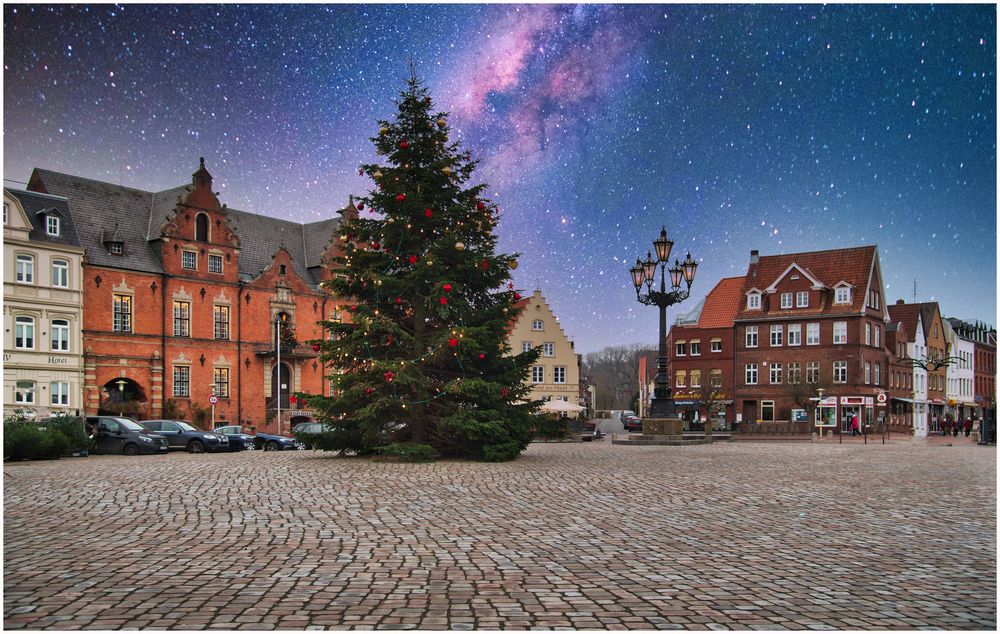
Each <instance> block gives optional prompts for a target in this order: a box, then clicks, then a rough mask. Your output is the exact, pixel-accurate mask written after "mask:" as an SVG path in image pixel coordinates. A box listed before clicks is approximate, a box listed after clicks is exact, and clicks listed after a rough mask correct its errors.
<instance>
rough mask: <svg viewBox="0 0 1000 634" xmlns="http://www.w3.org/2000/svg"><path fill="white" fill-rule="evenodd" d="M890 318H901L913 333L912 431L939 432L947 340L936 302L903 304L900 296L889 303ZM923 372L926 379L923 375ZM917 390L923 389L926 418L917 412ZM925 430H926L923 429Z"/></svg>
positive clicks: (919, 393) (945, 372) (898, 319)
mask: <svg viewBox="0 0 1000 634" xmlns="http://www.w3.org/2000/svg"><path fill="white" fill-rule="evenodd" d="M889 314H890V316H891V319H892V320H893V321H903V322H904V323H905V324H906V327H907V330H908V331H910V332H913V333H915V337H914V343H915V345H914V348H913V350H912V351H911V357H910V358H911V359H912V360H913V361H912V363H913V365H914V374H913V380H914V385H915V387H916V390H915V394H916V396H915V399H914V400H915V403H914V405H915V406H916V407H915V408H914V414H915V419H914V434H915V435H918V436H919V435H925V434H926V433H927V432H937V431H940V429H941V427H940V423H941V421H942V420H944V417H945V408H946V406H947V399H946V396H945V390H946V388H947V372H948V364H947V363H945V360H946V359H947V357H948V341H947V339H946V338H945V329H944V325H943V323H942V319H941V310H940V309H939V308H938V304H937V302H922V303H916V304H907V303H906V302H904V301H903V300H902V299H899V300H896V303H895V304H892V305H890V306H889ZM925 375H926V380H924V377H925ZM921 391H925V392H926V396H924V397H923V399H926V400H925V402H926V418H924V417H923V416H922V414H921V408H920V407H919V405H920V404H921V393H922V392H921ZM925 430H926V431H925Z"/></svg>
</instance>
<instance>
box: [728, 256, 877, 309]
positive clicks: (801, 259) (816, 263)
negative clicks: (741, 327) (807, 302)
mask: <svg viewBox="0 0 1000 634" xmlns="http://www.w3.org/2000/svg"><path fill="white" fill-rule="evenodd" d="M876 254H877V250H876V247H875V246H874V245H870V246H864V247H852V248H849V249H833V250H830V251H807V252H804V253H786V254H782V255H762V256H760V258H759V259H758V261H757V262H756V263H751V264H750V265H749V266H748V267H747V274H746V277H745V278H744V282H743V287H742V288H741V289H740V295H741V297H742V296H744V294H745V293H746V292H747V291H749V290H750V289H751V288H757V289H760V290H763V289H766V288H767V287H769V286H771V285H772V284H774V283H775V282H777V281H778V278H779V277H780V276H781V274H782V273H784V272H785V271H786V270H787V269H788V267H789V266H790V265H792V264H796V265H798V266H799V267H800V268H801V269H803V271H804V272H807V273H808V274H809V275H810V276H812V277H814V278H816V279H817V280H819V281H820V282H822V283H823V285H824V286H826V287H828V288H831V289H832V288H833V287H834V286H836V285H837V284H838V283H839V282H842V281H843V282H847V283H848V284H851V285H852V286H854V289H853V290H852V292H851V299H852V302H851V303H850V304H849V305H848V304H844V305H839V304H838V305H834V303H833V292H832V291H831V292H826V293H824V298H823V301H822V302H820V303H819V304H817V305H815V306H810V307H809V308H801V309H793V310H787V309H786V310H782V311H781V314H782V316H786V315H788V316H791V315H818V314H828V313H860V312H861V311H862V309H863V307H864V303H865V300H866V297H865V295H866V293H865V291H866V289H867V288H868V275H869V273H870V272H871V270H872V262H873V260H874V259H875V257H876ZM770 316H773V314H769V313H768V311H762V310H747V309H746V302H741V303H740V309H739V311H738V312H737V314H736V319H754V318H767V317H770Z"/></svg>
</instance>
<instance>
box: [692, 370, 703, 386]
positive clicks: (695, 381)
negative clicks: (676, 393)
mask: <svg viewBox="0 0 1000 634" xmlns="http://www.w3.org/2000/svg"><path fill="white" fill-rule="evenodd" d="M691 387H701V370H691Z"/></svg>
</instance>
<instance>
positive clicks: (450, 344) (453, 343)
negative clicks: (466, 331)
mask: <svg viewBox="0 0 1000 634" xmlns="http://www.w3.org/2000/svg"><path fill="white" fill-rule="evenodd" d="M448 345H449V346H451V347H452V348H454V347H455V346H457V345H458V339H455V338H454V337H452V338H451V339H449V340H448Z"/></svg>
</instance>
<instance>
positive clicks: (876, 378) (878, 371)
mask: <svg viewBox="0 0 1000 634" xmlns="http://www.w3.org/2000/svg"><path fill="white" fill-rule="evenodd" d="M881 381H882V364H881V363H879V362H877V361H876V362H875V374H874V375H873V376H872V382H873V383H874V384H875V385H881Z"/></svg>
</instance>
